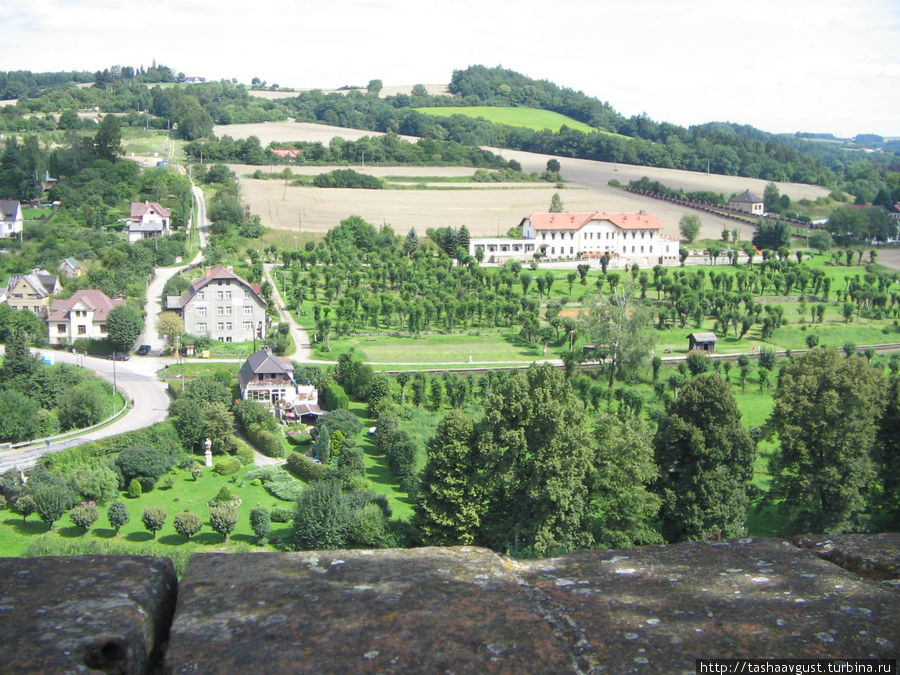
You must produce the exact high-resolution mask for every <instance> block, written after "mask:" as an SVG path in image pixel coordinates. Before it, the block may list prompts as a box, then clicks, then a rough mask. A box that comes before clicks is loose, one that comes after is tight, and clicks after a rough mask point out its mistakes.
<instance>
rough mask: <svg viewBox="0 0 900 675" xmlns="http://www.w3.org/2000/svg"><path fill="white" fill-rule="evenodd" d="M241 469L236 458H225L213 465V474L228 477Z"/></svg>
mask: <svg viewBox="0 0 900 675" xmlns="http://www.w3.org/2000/svg"><path fill="white" fill-rule="evenodd" d="M240 468H241V460H239V459H238V458H237V457H225V458H223V459H220V460H219V461H218V462H216V463H215V464H213V469H212V470H213V473H217V474H219V475H220V476H230V475H231V474H233V473H236V472H237V471H238V470H239V469H240Z"/></svg>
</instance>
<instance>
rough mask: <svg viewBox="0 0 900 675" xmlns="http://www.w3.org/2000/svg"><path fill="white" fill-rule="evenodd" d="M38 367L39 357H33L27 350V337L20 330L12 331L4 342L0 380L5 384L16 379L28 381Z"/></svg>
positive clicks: (39, 364)
mask: <svg viewBox="0 0 900 675" xmlns="http://www.w3.org/2000/svg"><path fill="white" fill-rule="evenodd" d="M40 367H41V360H40V357H38V356H34V355H33V354H32V353H31V350H30V349H28V335H27V334H26V333H25V331H23V330H22V329H16V330H14V331H13V332H12V334H11V335H10V336H9V338H8V339H7V342H6V353H5V354H4V356H3V367H2V368H0V379H2V380H3V382H4V383H5V384H9V383H10V381H12V380H16V379H20V380H30V379H31V377H32V376H33V375H34V373H35V372H36V371H37V370H38V369H39V368H40Z"/></svg>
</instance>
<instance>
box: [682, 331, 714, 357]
mask: <svg viewBox="0 0 900 675" xmlns="http://www.w3.org/2000/svg"><path fill="white" fill-rule="evenodd" d="M718 341H719V338H718V337H717V336H716V334H715V333H691V334H690V335H688V349H689V350H690V351H701V352H709V353H710V354H712V353H714V352H715V351H716V343H717V342H718Z"/></svg>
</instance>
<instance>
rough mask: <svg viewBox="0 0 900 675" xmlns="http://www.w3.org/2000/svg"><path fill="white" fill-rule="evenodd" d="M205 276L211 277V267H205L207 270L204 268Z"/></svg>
mask: <svg viewBox="0 0 900 675" xmlns="http://www.w3.org/2000/svg"><path fill="white" fill-rule="evenodd" d="M206 276H207V277H211V276H212V267H207V268H206Z"/></svg>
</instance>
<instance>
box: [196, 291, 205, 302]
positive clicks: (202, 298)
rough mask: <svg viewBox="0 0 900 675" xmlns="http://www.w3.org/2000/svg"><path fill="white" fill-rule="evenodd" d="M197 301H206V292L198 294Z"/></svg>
mask: <svg viewBox="0 0 900 675" xmlns="http://www.w3.org/2000/svg"><path fill="white" fill-rule="evenodd" d="M197 299H198V300H205V299H206V293H205V292H204V291H200V292H199V293H197Z"/></svg>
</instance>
